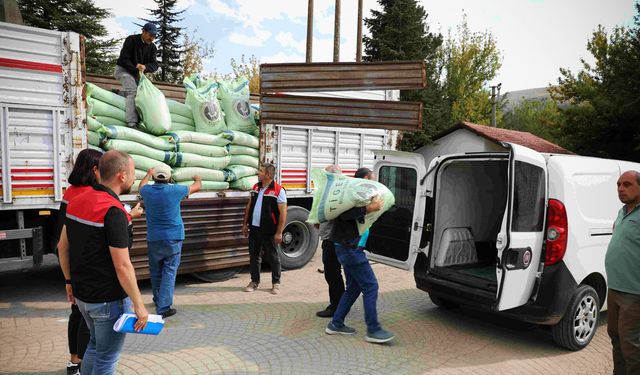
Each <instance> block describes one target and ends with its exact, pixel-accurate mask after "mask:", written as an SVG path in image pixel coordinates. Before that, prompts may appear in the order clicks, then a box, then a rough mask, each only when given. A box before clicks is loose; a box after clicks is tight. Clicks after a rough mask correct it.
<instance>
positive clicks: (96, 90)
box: [87, 83, 126, 111]
mask: <svg viewBox="0 0 640 375" xmlns="http://www.w3.org/2000/svg"><path fill="white" fill-rule="evenodd" d="M87 97H92V98H94V99H98V100H100V101H101V102H104V103H108V104H111V105H112V106H114V107H118V108H120V109H121V110H123V111H124V110H125V107H126V100H125V98H124V97H123V96H120V95H118V94H116V93H114V92H111V91H107V90H105V89H103V88H101V87H98V86H96V85H94V84H93V83H87Z"/></svg>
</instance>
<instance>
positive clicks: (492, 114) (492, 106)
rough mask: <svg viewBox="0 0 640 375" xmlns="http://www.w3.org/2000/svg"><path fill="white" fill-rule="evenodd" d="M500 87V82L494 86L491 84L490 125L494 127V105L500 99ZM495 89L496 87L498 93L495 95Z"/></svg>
mask: <svg viewBox="0 0 640 375" xmlns="http://www.w3.org/2000/svg"><path fill="white" fill-rule="evenodd" d="M501 87H502V83H498V84H497V85H495V86H491V126H493V127H494V128H495V127H496V126H497V125H496V106H497V105H498V102H499V101H500V88H501ZM496 89H498V95H497V96H496Z"/></svg>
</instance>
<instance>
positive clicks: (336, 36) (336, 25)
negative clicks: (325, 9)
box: [333, 0, 340, 62]
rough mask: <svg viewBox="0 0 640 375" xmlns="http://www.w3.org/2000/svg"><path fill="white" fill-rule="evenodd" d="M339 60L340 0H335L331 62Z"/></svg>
mask: <svg viewBox="0 0 640 375" xmlns="http://www.w3.org/2000/svg"><path fill="white" fill-rule="evenodd" d="M339 61H340V0H336V14H335V22H334V27H333V62H339Z"/></svg>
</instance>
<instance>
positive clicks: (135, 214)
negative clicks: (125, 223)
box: [129, 202, 144, 219]
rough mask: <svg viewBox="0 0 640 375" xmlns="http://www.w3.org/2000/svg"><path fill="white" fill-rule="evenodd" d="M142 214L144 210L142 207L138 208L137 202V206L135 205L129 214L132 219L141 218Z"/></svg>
mask: <svg viewBox="0 0 640 375" xmlns="http://www.w3.org/2000/svg"><path fill="white" fill-rule="evenodd" d="M143 213H144V209H143V208H142V207H140V202H138V204H136V205H135V206H134V207H133V208H132V209H131V212H130V213H129V214H130V215H131V217H132V218H133V219H135V218H137V217H140V216H142V214H143Z"/></svg>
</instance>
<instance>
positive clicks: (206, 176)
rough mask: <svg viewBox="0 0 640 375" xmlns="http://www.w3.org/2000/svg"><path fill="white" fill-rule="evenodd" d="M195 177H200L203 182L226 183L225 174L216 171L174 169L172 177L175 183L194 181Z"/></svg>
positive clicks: (190, 168)
mask: <svg viewBox="0 0 640 375" xmlns="http://www.w3.org/2000/svg"><path fill="white" fill-rule="evenodd" d="M194 176H200V177H201V178H202V179H203V180H206V181H220V182H224V181H225V179H224V172H223V171H218V170H215V169H208V168H200V167H186V168H174V169H173V171H172V172H171V177H172V178H173V179H174V180H175V181H192V180H193V177H194Z"/></svg>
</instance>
